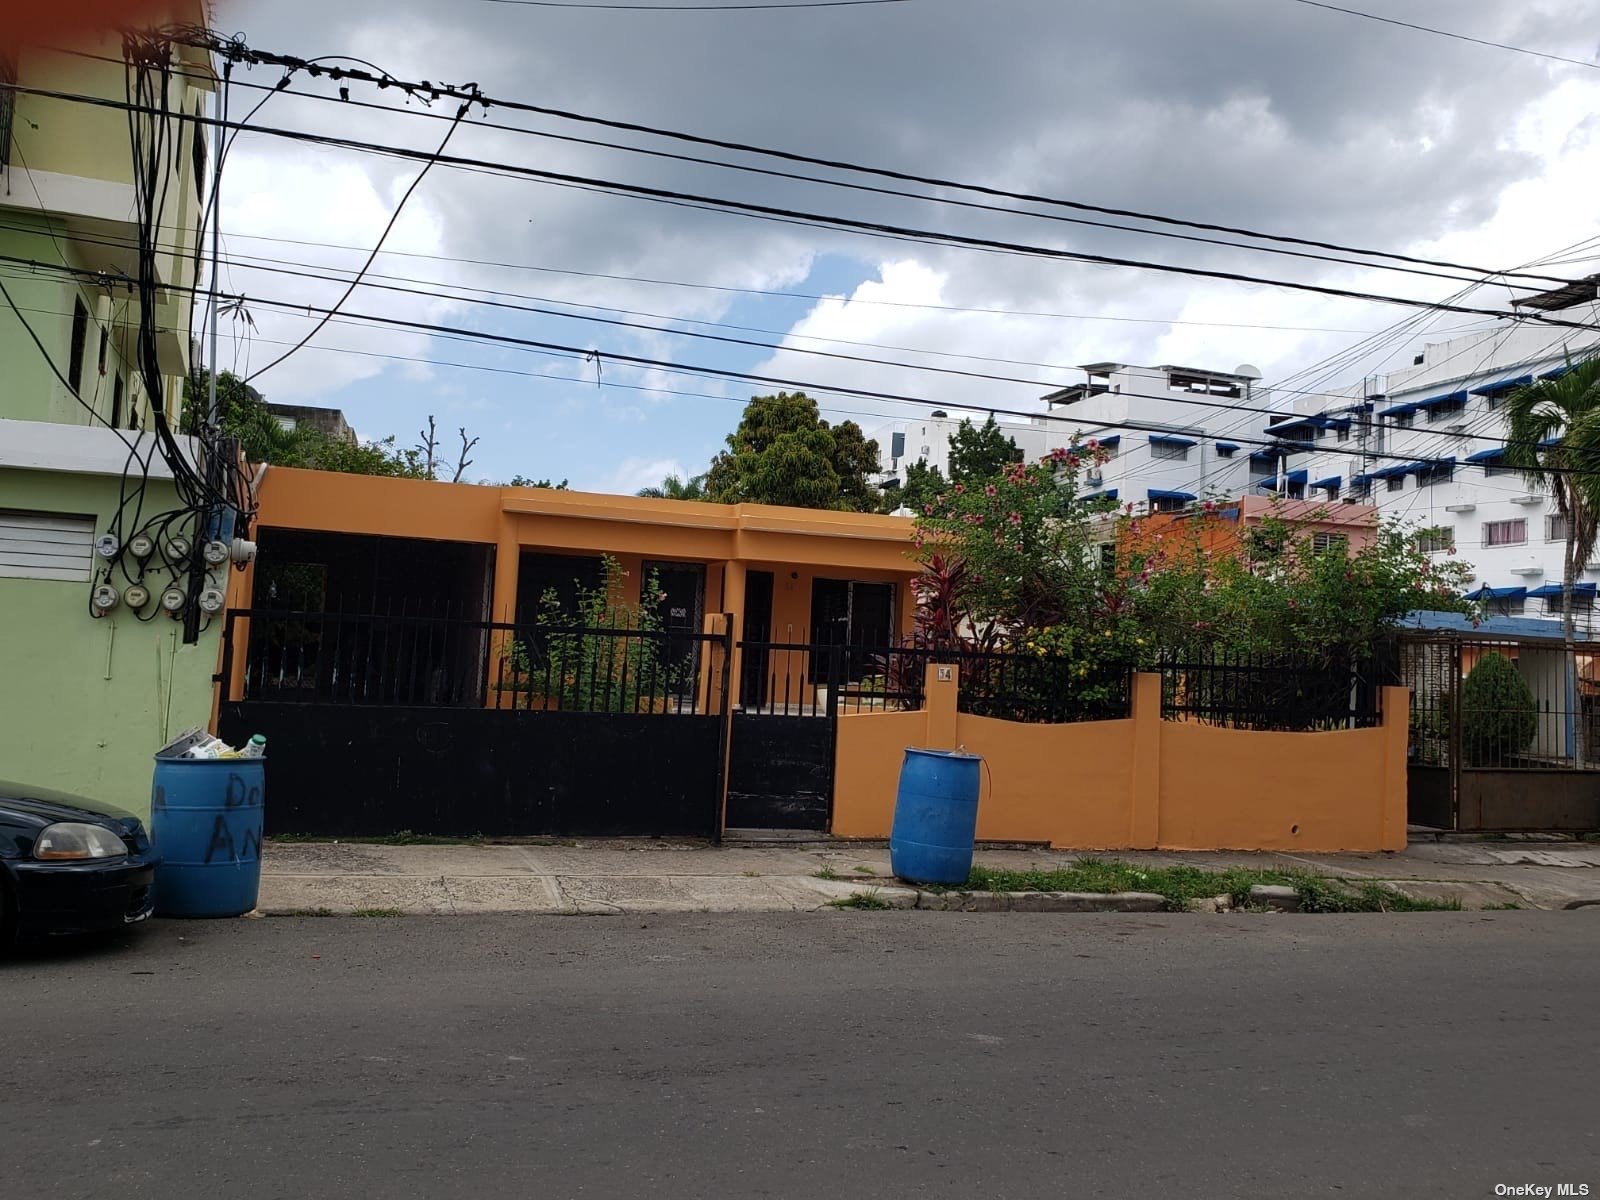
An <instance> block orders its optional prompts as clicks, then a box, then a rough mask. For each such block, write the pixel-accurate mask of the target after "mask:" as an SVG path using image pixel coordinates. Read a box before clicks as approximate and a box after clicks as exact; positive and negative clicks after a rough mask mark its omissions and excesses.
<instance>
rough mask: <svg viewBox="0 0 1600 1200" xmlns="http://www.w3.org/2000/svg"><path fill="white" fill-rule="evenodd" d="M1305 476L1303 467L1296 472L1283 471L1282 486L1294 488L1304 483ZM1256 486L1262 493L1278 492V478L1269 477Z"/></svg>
mask: <svg viewBox="0 0 1600 1200" xmlns="http://www.w3.org/2000/svg"><path fill="white" fill-rule="evenodd" d="M1307 474H1308V472H1307V471H1306V470H1305V469H1304V468H1303V467H1302V468H1301V469H1300V470H1298V471H1285V472H1284V473H1283V486H1284V487H1296V486H1298V485H1300V484H1303V483H1305V481H1306V475H1307ZM1256 486H1257V487H1258V488H1260V489H1261V490H1263V491H1269V492H1275V491H1277V490H1278V477H1277V476H1276V475H1270V476H1268V477H1267V478H1266V479H1263V480H1262V481H1261V482H1260V483H1259V484H1257V485H1256Z"/></svg>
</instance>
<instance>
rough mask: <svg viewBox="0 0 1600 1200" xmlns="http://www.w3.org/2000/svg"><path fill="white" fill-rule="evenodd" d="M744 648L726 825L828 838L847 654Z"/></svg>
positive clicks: (782, 645)
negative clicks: (823, 834)
mask: <svg viewBox="0 0 1600 1200" xmlns="http://www.w3.org/2000/svg"><path fill="white" fill-rule="evenodd" d="M739 649H740V651H741V659H742V662H741V667H740V672H739V675H740V679H739V696H738V700H739V703H738V704H737V705H736V706H735V707H734V709H733V711H732V714H731V717H730V722H729V724H730V743H731V744H730V749H729V753H728V805H727V811H726V816H725V820H724V824H725V826H726V827H727V828H728V829H788V830H811V831H814V832H817V833H823V832H826V830H827V829H828V825H829V822H830V821H831V819H832V817H833V755H834V746H835V744H836V740H837V737H838V730H839V702H840V691H841V686H840V685H841V682H842V681H843V680H844V679H845V677H846V666H845V663H846V648H845V647H842V646H827V645H807V644H800V643H789V642H762V641H748V640H747V641H742V642H740V643H739Z"/></svg>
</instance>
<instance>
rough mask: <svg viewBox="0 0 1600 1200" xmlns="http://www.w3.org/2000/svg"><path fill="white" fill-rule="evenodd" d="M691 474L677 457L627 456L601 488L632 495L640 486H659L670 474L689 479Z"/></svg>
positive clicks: (603, 490) (606, 478) (605, 490)
mask: <svg viewBox="0 0 1600 1200" xmlns="http://www.w3.org/2000/svg"><path fill="white" fill-rule="evenodd" d="M690 474H691V472H689V471H685V470H684V467H683V464H682V463H680V462H679V461H678V460H677V459H675V458H639V457H634V458H625V459H623V460H622V461H621V462H620V463H618V464H617V466H616V468H615V469H614V470H613V471H612V472H611V474H610V475H608V476H606V477H605V479H604V481H603V482H602V483H601V484H600V487H599V490H600V491H602V492H616V493H619V494H622V495H632V494H633V493H634V492H637V491H638V490H639V489H640V488H647V487H657V486H659V485H660V483H661V481H662V480H663V479H665V478H666V477H667V476H668V475H676V476H677V477H678V478H679V479H687V478H688V477H689V475H690Z"/></svg>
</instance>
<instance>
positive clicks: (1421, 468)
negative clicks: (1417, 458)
mask: <svg viewBox="0 0 1600 1200" xmlns="http://www.w3.org/2000/svg"><path fill="white" fill-rule="evenodd" d="M1455 465H1456V460H1455V457H1454V456H1451V457H1450V458H1428V459H1423V460H1422V461H1421V462H1414V463H1412V464H1410V466H1411V469H1412V470H1414V471H1415V472H1416V473H1417V474H1418V475H1426V474H1427V473H1428V472H1429V471H1451V470H1454V469H1455Z"/></svg>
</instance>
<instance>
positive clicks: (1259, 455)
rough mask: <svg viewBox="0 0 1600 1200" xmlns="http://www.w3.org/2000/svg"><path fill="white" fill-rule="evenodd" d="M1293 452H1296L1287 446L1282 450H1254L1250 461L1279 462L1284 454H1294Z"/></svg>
mask: <svg viewBox="0 0 1600 1200" xmlns="http://www.w3.org/2000/svg"><path fill="white" fill-rule="evenodd" d="M1293 453H1294V451H1293V450H1290V449H1288V448H1285V449H1282V450H1277V449H1273V450H1252V451H1251V452H1250V461H1251V462H1277V461H1278V460H1279V459H1280V458H1282V457H1283V456H1284V455H1286V454H1293Z"/></svg>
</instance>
